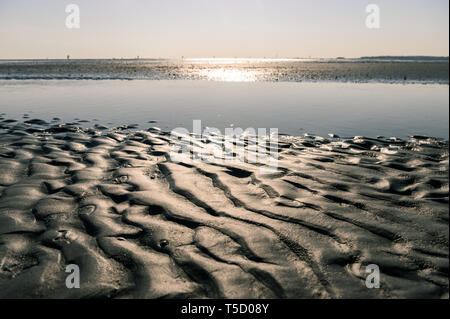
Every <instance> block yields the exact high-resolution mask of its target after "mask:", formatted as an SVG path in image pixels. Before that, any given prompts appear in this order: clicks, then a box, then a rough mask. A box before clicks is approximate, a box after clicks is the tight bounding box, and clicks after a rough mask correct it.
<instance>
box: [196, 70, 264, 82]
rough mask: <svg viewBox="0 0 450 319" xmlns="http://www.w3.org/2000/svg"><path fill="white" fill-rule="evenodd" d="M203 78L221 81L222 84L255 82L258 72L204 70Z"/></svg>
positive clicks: (202, 72)
mask: <svg viewBox="0 0 450 319" xmlns="http://www.w3.org/2000/svg"><path fill="white" fill-rule="evenodd" d="M200 75H201V76H202V77H205V78H206V79H208V80H209V81H221V82H255V81H256V72H255V71H246V70H239V69H224V68H220V69H207V70H202V71H201V74H200Z"/></svg>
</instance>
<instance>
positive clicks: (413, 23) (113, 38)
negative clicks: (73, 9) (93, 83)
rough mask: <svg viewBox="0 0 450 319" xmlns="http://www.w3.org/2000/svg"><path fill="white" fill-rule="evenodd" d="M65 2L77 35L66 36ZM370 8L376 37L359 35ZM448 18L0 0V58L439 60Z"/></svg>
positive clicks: (264, 3) (209, 4) (339, 10)
mask: <svg viewBox="0 0 450 319" xmlns="http://www.w3.org/2000/svg"><path fill="white" fill-rule="evenodd" d="M70 3H74V4H78V5H79V7H80V11H81V12H80V13H81V15H80V17H81V28H80V29H67V28H66V25H65V20H66V17H67V15H68V14H67V13H66V12H65V7H66V5H67V4H70ZM370 3H374V4H377V5H379V7H380V9H381V28H380V29H368V28H367V27H366V24H365V20H366V16H367V13H366V12H365V8H366V6H367V5H368V4H370ZM448 10H449V4H448V0H368V1H364V0H69V1H62V0H39V1H32V0H0V58H2V59H7V58H64V57H65V56H66V55H67V54H70V55H71V56H72V57H73V58H101V57H103V58H110V57H135V56H138V55H139V56H141V57H149V58H152V57H153V58H157V57H177V58H178V57H181V56H185V57H212V56H216V57H277V56H278V57H308V56H312V57H337V56H345V57H359V56H365V55H444V56H448V54H449V53H448V52H449V40H448V37H449V31H448V28H449V18H448V14H449V13H448Z"/></svg>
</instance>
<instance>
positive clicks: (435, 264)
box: [0, 118, 449, 298]
mask: <svg viewBox="0 0 450 319" xmlns="http://www.w3.org/2000/svg"><path fill="white" fill-rule="evenodd" d="M21 121H27V122H28V123H21V122H14V120H8V119H4V118H1V119H0V194H1V196H0V298H448V291H449V281H448V264H449V259H448V251H449V250H448V243H449V238H448V236H449V232H448V227H449V224H448V214H449V206H448V203H449V202H448V196H449V195H448V194H449V186H448V183H449V182H448V169H449V166H448V165H449V159H448V142H446V141H440V140H436V139H433V138H427V137H422V136H416V137H414V138H411V139H410V140H400V139H386V138H364V137H355V138H353V139H340V138H339V137H336V136H335V137H330V138H320V137H315V136H311V137H304V138H300V137H290V136H281V137H280V142H279V147H278V152H279V153H278V154H279V155H278V156H279V163H278V170H277V171H276V172H274V173H271V174H264V173H262V172H261V170H260V169H259V168H260V167H259V166H258V165H254V164H249V163H234V164H232V165H228V164H223V163H214V162H213V163H206V162H196V163H191V164H189V163H178V164H177V163H173V162H172V161H171V159H170V156H169V152H170V149H171V144H172V143H173V142H174V141H173V140H172V139H171V138H170V136H169V135H167V134H165V133H162V132H160V131H158V130H156V129H150V130H149V131H131V130H128V129H127V128H126V127H122V128H119V129H109V130H106V129H105V130H99V129H95V128H94V129H80V128H79V127H77V126H76V125H71V124H66V125H64V124H61V125H56V124H48V123H46V122H45V121H42V120H36V119H23V120H21ZM206 142H207V141H205V143H206ZM193 147H195V148H198V149H202V148H204V147H205V144H203V143H199V144H197V145H195V146H193ZM69 264H76V265H79V267H80V270H81V288H80V289H67V288H66V286H65V279H66V276H67V273H66V272H65V268H66V266H67V265H69ZM369 264H376V265H378V266H379V267H380V271H381V287H380V289H368V288H366V285H365V278H366V275H367V274H366V273H365V271H364V270H365V266H367V265H369Z"/></svg>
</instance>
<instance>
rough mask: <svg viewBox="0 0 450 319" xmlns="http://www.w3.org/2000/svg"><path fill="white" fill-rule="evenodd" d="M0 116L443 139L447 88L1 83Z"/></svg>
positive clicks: (324, 84) (446, 131)
mask: <svg viewBox="0 0 450 319" xmlns="http://www.w3.org/2000/svg"><path fill="white" fill-rule="evenodd" d="M217 76H219V77H220V76H223V75H222V74H217ZM226 76H230V77H233V76H240V75H239V74H227V75H226ZM0 113H5V115H3V117H4V118H5V119H6V118H14V119H22V117H23V115H24V114H29V118H40V119H44V120H47V121H50V120H51V119H52V118H53V117H59V118H61V119H62V120H63V121H65V122H72V121H74V120H75V119H79V120H88V121H90V122H89V123H83V124H82V125H83V126H93V125H94V124H96V123H99V124H103V125H106V126H117V125H122V124H139V125H140V128H142V129H146V128H148V127H150V126H155V125H156V126H159V127H161V128H163V129H166V130H170V129H172V128H175V127H185V128H188V129H189V130H192V121H193V120H201V121H202V124H203V125H204V126H212V127H217V128H219V129H220V130H223V129H224V128H225V127H230V126H233V127H241V128H244V129H245V128H248V127H253V128H278V129H279V132H281V133H286V134H290V135H303V134H305V133H311V134H317V135H321V136H326V135H327V134H328V133H335V134H338V135H341V136H355V135H364V136H371V137H375V136H378V135H382V136H387V137H390V136H397V137H407V136H408V135H411V134H420V135H428V136H434V137H441V138H445V139H448V137H449V121H448V116H449V89H448V85H440V84H429V85H424V84H383V83H338V82H317V83H304V82H303V83H296V82H237V83H236V82H233V81H231V82H223V81H219V82H214V81H188V80H161V81H152V80H141V81H124V80H115V81H112V80H101V81H93V80H26V81H22V80H2V81H0ZM96 120H97V121H96ZM149 121H157V123H156V124H150V123H148V122H149Z"/></svg>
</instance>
